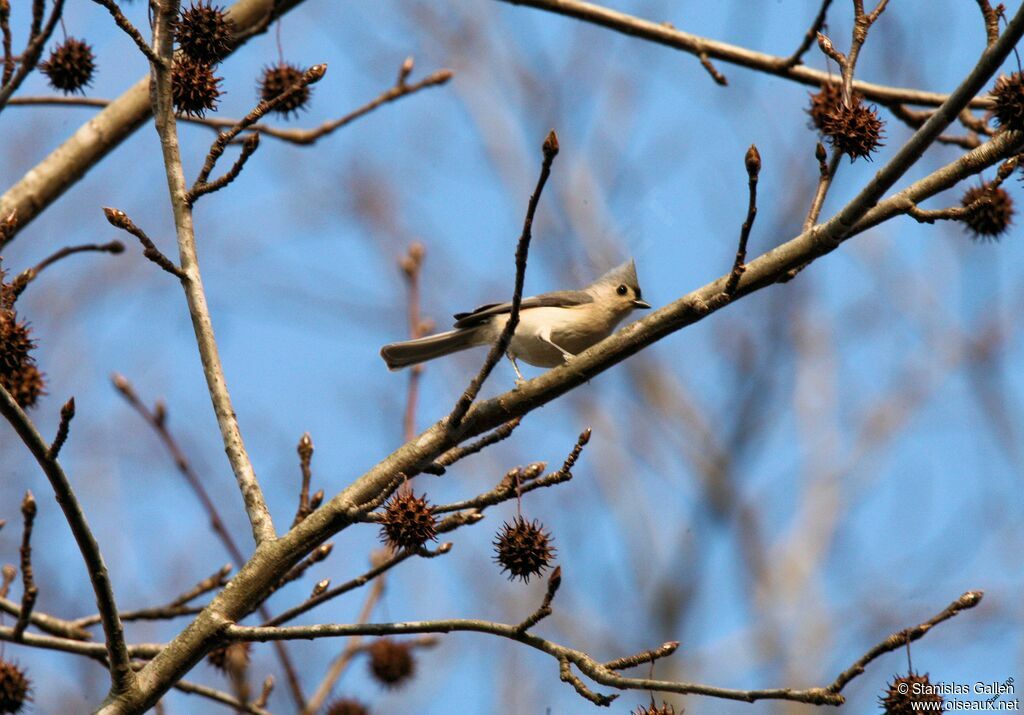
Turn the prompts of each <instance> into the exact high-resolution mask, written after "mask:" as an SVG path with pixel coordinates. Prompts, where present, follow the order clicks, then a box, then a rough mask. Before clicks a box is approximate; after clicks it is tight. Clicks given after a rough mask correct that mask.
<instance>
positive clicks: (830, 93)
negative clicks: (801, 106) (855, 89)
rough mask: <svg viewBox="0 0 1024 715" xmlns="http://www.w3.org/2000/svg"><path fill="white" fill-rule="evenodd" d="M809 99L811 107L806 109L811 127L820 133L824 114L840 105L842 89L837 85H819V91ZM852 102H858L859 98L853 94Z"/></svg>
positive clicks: (828, 83) (829, 83) (830, 83)
mask: <svg viewBox="0 0 1024 715" xmlns="http://www.w3.org/2000/svg"><path fill="white" fill-rule="evenodd" d="M810 97H811V106H810V107H808V108H807V113H808V114H809V115H810V117H811V127H812V128H814V129H817V130H819V131H822V130H823V127H822V122H823V121H824V119H825V114H826V112H831V111H835V109H836V108H837V107H838V106H839V105H840V104H842V102H843V89H842V87H841V86H840V85H839V84H837V83H834V82H826V83H824V84H823V85H821V89H820V90H819V91H818V93H817V94H812V95H810ZM854 100H855V101H860V97H859V96H858V95H856V94H855V96H854Z"/></svg>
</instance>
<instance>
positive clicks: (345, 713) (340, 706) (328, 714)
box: [324, 698, 370, 715]
mask: <svg viewBox="0 0 1024 715" xmlns="http://www.w3.org/2000/svg"><path fill="white" fill-rule="evenodd" d="M324 715H370V709H369V708H368V707H366V706H365V705H363V704H362V703H361V702H359V701H358V700H354V699H353V698H342V699H341V700H335V701H334V702H333V703H331V704H330V705H328V706H327V710H326V711H324Z"/></svg>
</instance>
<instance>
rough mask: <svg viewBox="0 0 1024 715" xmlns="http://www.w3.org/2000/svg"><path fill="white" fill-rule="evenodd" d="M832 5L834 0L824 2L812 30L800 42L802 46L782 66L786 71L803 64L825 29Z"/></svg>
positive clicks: (823, 0) (812, 24)
mask: <svg viewBox="0 0 1024 715" xmlns="http://www.w3.org/2000/svg"><path fill="white" fill-rule="evenodd" d="M831 4H832V0H822V3H821V9H820V10H818V15H817V17H815V18H814V22H813V23H811V29H809V30H808V31H807V34H806V35H804V39H803V40H802V41H801V42H800V46H799V47H797V48H796V50H795V51H794V52H793V54H791V55H790V56H789V57H787V58H786V61H785V63H784V64H783V65H782V66H783V67H785V68H786V69H790V68H792V67H796V66H797V65H798V64H800V63H801V62H803V56H804V55H805V54H807V50H809V49H811V45H813V44H814V40H815V38H817V36H818V33H819V32H820V31H821V30H822V28H824V27H825V19H826V17H827V16H828V6H829V5H831Z"/></svg>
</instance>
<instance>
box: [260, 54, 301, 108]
mask: <svg viewBox="0 0 1024 715" xmlns="http://www.w3.org/2000/svg"><path fill="white" fill-rule="evenodd" d="M301 79H302V70H301V69H299V68H298V67H296V66H295V65H293V64H289V63H287V62H282V63H280V64H278V65H275V66H273V67H265V68H264V69H263V76H262V77H261V78H260V82H259V91H260V99H262V100H263V101H264V102H269V101H270V100H272V99H274V98H275V97H277V96H278V95H280V94H283V93H284V92H286V91H287V90H289V89H291V87H292V85H295V84H298V83H299V81H300V80H301ZM311 96H312V90H311V89H310V88H309V85H305V86H303V87H302V89H300V90H299V91H298V92H296V93H295V94H293V95H292V96H291V97H290V98H289V99H287V100H285V101H284V102H282V103H281V104H279V105H277V106H276V107H275V108H274V111H275V112H277V113H278V114H280V115H282V116H284V117H286V118H287V117H288V116H289V115H292V114H295V115H298V113H299V110H300V109H304V108H305V107H306V105H307V104H308V103H309V99H310V97H311Z"/></svg>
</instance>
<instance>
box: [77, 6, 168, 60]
mask: <svg viewBox="0 0 1024 715" xmlns="http://www.w3.org/2000/svg"><path fill="white" fill-rule="evenodd" d="M93 2H94V3H96V4H97V5H102V6H103V7H105V8H107V12H109V13H110V15H111V16H112V17H113V18H114V22H116V23H117V26H118V27H120V28H121V29H122V30H124V32H125V34H127V35H128V37H130V38H132V41H133V42H135V45H136V46H137V47H138V48H139V51H141V52H142V54H144V55H145V56H146V59H147V60H149V61H150V62H152V63H153V64H157V65H161V66H163V63H164V62H165V61H166V60H164V59H163V58H161V57H157V56H156V53H154V52H153V48H152V47H150V46H149V43H148V42H146V40H145V38H144V37H143V36H142V33H141V32H139V31H138V30H137V29H135V25H133V24H132V23H131V21H130V20H128V18H127V17H125V16H124V13H123V12H121V8H119V7H118V6H117V3H116V2H114V0H93Z"/></svg>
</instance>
